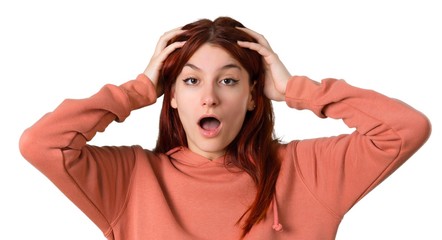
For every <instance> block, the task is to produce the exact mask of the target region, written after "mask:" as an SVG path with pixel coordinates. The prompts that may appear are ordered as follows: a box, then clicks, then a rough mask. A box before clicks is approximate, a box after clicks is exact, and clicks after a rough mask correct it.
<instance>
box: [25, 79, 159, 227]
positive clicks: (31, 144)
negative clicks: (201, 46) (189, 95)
mask: <svg viewBox="0 0 442 240" xmlns="http://www.w3.org/2000/svg"><path fill="white" fill-rule="evenodd" d="M155 101H156V93H155V87H154V85H153V84H152V83H151V82H150V81H149V80H148V78H147V77H146V76H145V75H143V74H140V75H139V76H138V77H137V79H136V80H132V81H129V82H127V83H125V84H123V85H121V86H119V87H118V86H114V85H106V86H104V87H103V88H102V89H101V90H100V91H99V92H98V93H96V94H95V95H93V96H91V97H90V98H86V99H80V100H73V99H69V100H65V101H64V102H63V103H61V104H60V105H59V106H58V107H57V108H56V109H55V110H54V111H53V112H51V113H48V114H46V115H45V116H43V117H42V118H41V119H40V120H39V121H37V122H36V123H35V124H34V125H33V126H31V127H30V128H28V129H26V130H25V131H24V133H23V135H22V136H21V139H20V151H21V153H22V155H23V156H24V157H25V158H26V159H27V160H28V161H29V162H30V163H31V164H33V165H34V166H35V167H36V168H37V169H38V170H40V171H41V172H42V173H44V174H45V175H46V176H47V177H48V178H49V179H50V180H51V181H52V182H53V183H54V184H55V185H56V186H57V187H58V188H59V189H60V190H61V191H62V192H63V193H64V194H65V195H66V196H67V197H68V198H69V199H70V200H72V201H73V202H74V203H75V204H76V205H77V206H78V207H79V208H80V209H82V210H83V211H84V212H85V213H86V215H88V216H89V217H90V218H91V220H93V221H94V222H95V223H96V224H97V226H99V228H100V229H101V230H102V231H106V230H107V229H108V227H109V222H110V221H111V220H112V219H114V218H115V216H116V214H118V212H117V211H118V209H119V208H120V207H121V205H122V204H123V202H124V199H125V194H124V193H125V191H126V188H127V186H128V184H129V180H130V173H131V171H132V168H133V166H134V155H133V151H132V149H131V148H128V147H121V148H116V147H102V148H99V147H93V146H88V145H86V142H87V141H89V140H91V139H92V138H93V136H94V135H95V134H96V133H97V132H102V131H104V130H105V128H106V127H107V126H108V125H109V124H110V123H111V122H112V121H114V120H117V121H120V122H121V121H123V120H124V119H125V118H126V117H127V116H128V115H129V113H130V111H131V110H134V109H137V108H140V107H143V106H146V105H149V104H152V103H154V102H155ZM115 176H121V177H120V178H118V179H117V178H116V177H115ZM116 192H118V193H121V194H115V193H116Z"/></svg>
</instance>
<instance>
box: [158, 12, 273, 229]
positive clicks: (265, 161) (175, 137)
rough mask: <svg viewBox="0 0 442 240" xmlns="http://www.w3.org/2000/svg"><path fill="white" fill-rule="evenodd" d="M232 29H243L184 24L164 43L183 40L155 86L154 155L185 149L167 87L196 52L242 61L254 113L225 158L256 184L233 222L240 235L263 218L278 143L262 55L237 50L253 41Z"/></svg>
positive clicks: (228, 23)
mask: <svg viewBox="0 0 442 240" xmlns="http://www.w3.org/2000/svg"><path fill="white" fill-rule="evenodd" d="M236 27H244V26H243V25H242V24H241V23H240V22H238V21H236V20H234V19H232V18H229V17H219V18H217V19H215V20H214V21H211V20H208V19H201V20H198V21H196V22H193V23H190V24H187V25H185V26H184V27H183V28H182V29H185V30H187V31H185V32H184V33H182V34H180V35H178V36H176V37H175V38H174V39H171V40H170V41H169V43H168V44H171V43H173V42H176V41H186V43H185V44H184V46H183V47H182V48H180V49H177V50H175V51H174V52H172V53H171V54H170V55H169V56H168V57H167V59H166V60H165V61H164V65H163V68H162V70H161V73H160V78H159V82H161V84H162V87H163V89H164V99H163V106H162V109H161V116H160V126H159V137H158V141H157V145H156V147H155V150H154V151H155V152H158V153H164V152H167V151H168V150H170V149H172V148H174V147H177V146H187V139H186V133H185V131H184V128H183V126H182V123H181V121H180V118H179V115H178V111H177V110H176V109H174V108H172V107H171V105H170V102H171V94H172V91H171V90H172V86H173V84H174V83H175V81H176V78H177V76H178V75H179V74H180V72H181V70H182V68H183V66H184V65H185V64H186V63H187V61H188V60H189V59H190V57H191V56H192V55H193V54H194V53H195V51H196V50H197V49H198V48H199V47H201V46H202V45H203V44H205V43H210V44H213V45H216V46H219V47H221V48H223V49H225V50H226V51H227V52H229V53H230V55H231V56H232V57H233V58H235V59H236V60H237V61H238V62H240V63H241V65H242V67H244V69H246V71H247V72H248V73H249V76H250V79H249V81H250V84H251V85H252V84H253V83H255V87H254V90H253V93H252V95H253V99H254V102H255V105H256V107H255V109H254V110H253V111H248V112H247V113H246V117H245V119H244V123H243V125H242V128H241V130H240V132H239V133H238V135H237V136H236V138H235V139H234V140H233V141H232V142H231V143H230V144H229V145H228V146H227V149H226V156H229V158H228V159H231V162H229V163H231V164H234V165H235V166H237V167H238V168H240V169H242V170H243V171H246V172H247V173H248V174H249V175H250V176H251V177H252V179H253V181H254V182H255V184H256V188H257V193H256V196H255V200H254V201H253V203H252V204H251V206H250V207H249V209H248V210H247V211H246V212H245V213H244V214H243V216H242V217H241V218H240V219H239V220H238V223H240V222H241V221H243V222H242V228H243V235H242V236H243V237H244V236H245V235H246V234H247V233H248V232H249V231H250V229H251V228H252V227H253V225H254V224H257V223H258V222H260V221H261V220H263V219H264V218H265V215H266V212H267V209H268V208H269V206H270V204H271V202H272V200H273V196H274V193H275V184H276V180H277V178H278V174H279V169H280V166H281V164H280V161H279V159H278V157H277V154H276V144H277V141H276V140H275V139H274V135H273V127H274V116H273V108H272V104H271V101H270V100H269V99H268V98H267V97H265V95H264V82H265V69H264V65H263V62H262V57H261V55H260V54H259V53H257V52H256V51H253V50H250V49H246V48H242V47H240V46H239V45H238V44H237V41H238V40H241V41H249V42H256V40H255V39H254V38H253V37H251V36H250V35H248V34H247V33H245V32H244V31H242V30H239V29H237V28H236Z"/></svg>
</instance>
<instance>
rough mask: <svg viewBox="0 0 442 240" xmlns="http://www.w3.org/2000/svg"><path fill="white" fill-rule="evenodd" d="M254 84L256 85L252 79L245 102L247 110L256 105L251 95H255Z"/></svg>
mask: <svg viewBox="0 0 442 240" xmlns="http://www.w3.org/2000/svg"><path fill="white" fill-rule="evenodd" d="M255 85H256V81H253V84H252V85H251V87H250V94H249V101H248V103H247V110H248V111H253V110H254V109H255V107H256V105H255V100H254V97H253V96H254V95H255Z"/></svg>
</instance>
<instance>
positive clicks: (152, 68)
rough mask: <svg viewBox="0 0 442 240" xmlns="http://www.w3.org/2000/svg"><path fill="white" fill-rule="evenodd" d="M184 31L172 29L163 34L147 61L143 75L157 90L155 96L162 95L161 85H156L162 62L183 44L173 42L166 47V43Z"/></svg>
mask: <svg viewBox="0 0 442 240" xmlns="http://www.w3.org/2000/svg"><path fill="white" fill-rule="evenodd" d="M185 31H186V30H182V29H181V27H180V28H175V29H172V30H170V31H168V32H166V33H164V34H163V35H162V36H161V37H160V39H159V41H158V43H157V46H156V47H155V52H154V54H153V56H152V58H151V59H150V61H149V64H148V65H147V67H146V69H145V70H144V75H146V76H147V77H148V78H149V79H150V80H151V81H152V83H153V84H154V85H155V88H156V90H157V96H158V97H160V96H161V95H163V89H162V86H161V85H162V84H161V83H158V78H159V75H160V70H161V68H162V66H163V62H164V60H166V58H167V56H169V54H170V53H172V52H173V51H174V50H175V49H177V48H181V47H182V46H183V45H184V43H185V42H174V43H172V44H170V45H169V46H167V42H168V41H169V40H170V39H172V38H173V37H175V36H177V35H179V34H181V33H183V32H185Z"/></svg>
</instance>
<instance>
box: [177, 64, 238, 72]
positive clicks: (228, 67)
mask: <svg viewBox="0 0 442 240" xmlns="http://www.w3.org/2000/svg"><path fill="white" fill-rule="evenodd" d="M184 67H190V68H192V69H193V70H197V71H201V69H200V68H199V67H197V66H195V65H193V64H192V63H186V64H184ZM231 68H237V69H238V70H241V69H242V68H241V67H240V66H238V65H237V64H234V63H230V64H227V65H224V66H222V67H221V68H220V70H226V69H231Z"/></svg>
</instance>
